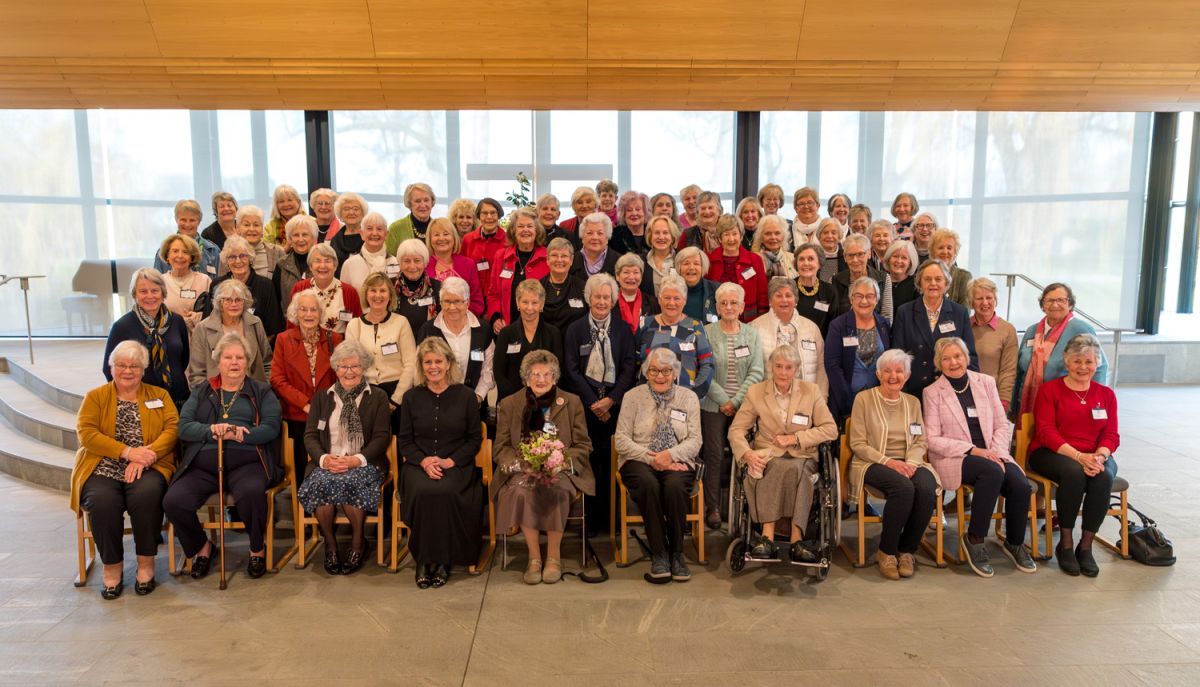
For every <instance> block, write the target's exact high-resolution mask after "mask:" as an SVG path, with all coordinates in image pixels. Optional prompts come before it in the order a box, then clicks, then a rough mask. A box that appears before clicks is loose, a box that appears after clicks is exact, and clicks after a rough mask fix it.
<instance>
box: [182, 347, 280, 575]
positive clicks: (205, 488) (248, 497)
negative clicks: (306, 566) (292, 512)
mask: <svg viewBox="0 0 1200 687" xmlns="http://www.w3.org/2000/svg"><path fill="white" fill-rule="evenodd" d="M246 348H247V344H246V340H245V339H244V338H243V337H242V335H241V334H226V335H225V336H224V337H222V338H221V341H220V342H218V343H217V345H216V348H215V349H214V350H213V357H214V358H215V359H216V361H217V368H218V370H219V373H218V374H217V376H216V377H213V378H212V379H210V380H208V382H206V383H204V384H198V385H197V386H196V388H195V389H193V390H192V395H191V397H190V398H188V400H187V403H185V404H183V410H182V411H180V413H179V439H180V440H181V441H182V442H183V460H182V461H181V462H180V464H179V470H177V471H176V473H175V477H174V479H173V480H172V481H171V487H170V488H169V489H167V495H166V496H165V497H164V498H163V510H164V511H166V514H167V519H169V520H170V521H171V523H172V524H174V525H175V531H176V534H177V536H178V537H179V542H180V543H181V544H183V552H184V555H186V556H188V557H189V558H192V577H193V578H196V579H199V578H201V577H204V576H205V575H207V574H208V569H209V565H210V564H211V562H212V554H213V545H212V543H211V542H210V541H209V539H208V537H207V536H205V534H204V529H203V528H202V527H201V525H200V520H199V518H198V517H197V516H196V510H197V509H198V508H200V506H202V505H204V502H205V501H207V500H208V498H209V497H210V496H212V495H213V494H215V493H216V492H217V478H218V476H217V440H218V439H223V440H224V442H225V457H224V458H225V472H224V475H225V493H226V494H231V495H232V496H233V500H234V503H235V504H236V505H237V509H238V515H239V516H240V517H241V519H242V521H243V522H244V523H246V532H247V534H248V535H249V537H250V561H249V563H248V565H247V567H246V574H248V575H249V576H250V577H252V578H259V577H262V576H263V575H264V574H265V573H266V572H267V559H266V550H265V548H266V547H265V543H264V538H265V535H266V528H267V496H266V492H267V488H268V487H270V486H271V485H273V484H276V483H277V482H279V480H280V479H282V478H283V468H282V467H281V466H280V464H279V456H277V455H275V445H276V444H275V440H276V439H277V438H278V437H279V422H280V408H279V399H277V398H276V397H275V393H274V392H272V391H271V387H270V386H269V385H268V384H267V383H266V382H260V381H258V380H257V379H253V378H251V377H247V376H246V370H247V369H248V367H249V360H248V359H247V357H246Z"/></svg>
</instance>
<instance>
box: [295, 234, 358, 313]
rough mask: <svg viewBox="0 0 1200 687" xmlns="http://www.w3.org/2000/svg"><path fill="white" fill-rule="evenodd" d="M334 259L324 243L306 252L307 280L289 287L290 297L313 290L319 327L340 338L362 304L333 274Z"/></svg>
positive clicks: (355, 293)
mask: <svg viewBox="0 0 1200 687" xmlns="http://www.w3.org/2000/svg"><path fill="white" fill-rule="evenodd" d="M337 266H338V256H337V253H335V252H334V250H333V248H332V247H331V246H330V245H329V244H328V243H318V244H317V245H315V246H313V247H312V249H311V250H309V252H308V269H309V270H311V271H312V278H311V279H302V280H300V281H298V282H296V285H295V286H293V287H292V296H293V297H294V296H295V295H296V294H297V293H300V292H301V291H303V290H305V289H309V288H312V289H316V290H317V295H318V296H319V297H320V299H321V326H322V327H324V328H325V329H328V330H330V331H334V332H337V333H338V334H343V333H345V331H346V324H347V323H348V322H350V320H353V319H354V318H356V317H358V316H359V315H362V301H361V300H359V298H358V291H356V290H355V289H354V287H353V286H350V285H349V284H346V283H344V282H342V281H341V280H340V279H338V278H337V277H336V276H334V273H335V272H337Z"/></svg>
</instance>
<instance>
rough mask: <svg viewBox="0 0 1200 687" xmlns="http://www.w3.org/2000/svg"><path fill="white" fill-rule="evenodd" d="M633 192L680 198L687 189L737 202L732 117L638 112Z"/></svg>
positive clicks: (634, 123)
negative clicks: (667, 194)
mask: <svg viewBox="0 0 1200 687" xmlns="http://www.w3.org/2000/svg"><path fill="white" fill-rule="evenodd" d="M632 129H633V133H632V138H633V140H632V151H633V155H632V166H631V172H632V175H633V179H632V184H631V186H632V187H633V188H636V189H638V190H640V191H644V192H645V193H646V194H647V195H653V194H655V193H658V192H660V191H662V192H666V193H671V194H674V195H675V196H676V198H678V196H679V190H680V189H682V188H683V187H684V186H687V185H688V184H698V185H699V186H700V188H703V189H705V190H708V191H716V192H718V193H721V194H722V195H723V196H725V197H726V198H727V199H732V198H733V113H730V112H634V113H633V115H632Z"/></svg>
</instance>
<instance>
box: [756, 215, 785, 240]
mask: <svg viewBox="0 0 1200 687" xmlns="http://www.w3.org/2000/svg"><path fill="white" fill-rule="evenodd" d="M768 223H770V224H774V225H777V226H778V227H779V230H780V231H782V232H783V233H784V234H787V228H788V226H787V220H786V219H784V218H783V217H781V216H779V215H763V216H762V219H760V220H758V228H759V229H766V226H765V225H766V224H768ZM756 237H757V234H756Z"/></svg>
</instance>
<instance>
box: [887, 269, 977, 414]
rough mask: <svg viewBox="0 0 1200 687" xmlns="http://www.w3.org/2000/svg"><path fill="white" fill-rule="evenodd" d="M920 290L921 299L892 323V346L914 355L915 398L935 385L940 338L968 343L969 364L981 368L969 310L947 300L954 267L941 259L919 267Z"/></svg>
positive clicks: (911, 386)
mask: <svg viewBox="0 0 1200 687" xmlns="http://www.w3.org/2000/svg"><path fill="white" fill-rule="evenodd" d="M916 280H917V290H918V291H920V292H921V297H920V298H918V299H917V300H915V301H912V302H909V303H905V304H904V305H902V306H900V307H899V308H897V309H896V319H895V320H894V321H893V322H892V345H893V346H895V347H896V348H899V349H901V350H904V351H908V352H909V353H911V354H912V356H913V369H912V371H911V372H912V374H911V376H910V378H909V380H908V383H907V384H906V385H905V387H904V391H905V392H906V393H909V394H912V395H914V396H916V395H918V394H920V393H921V392H922V391H923V390H924V389H925V387H927V386H929V385H930V384H932V383H933V377H934V373H935V372H936V369H935V368H934V365H933V345H934V344H935V343H937V340H938V339H942V338H945V337H948V336H957V337H959V338H961V339H962V340H963V341H965V342H966V343H967V351H968V353H969V354H968V358H969V359H970V362H969V363H968V365H969V366H970V368H971V369H972V370H978V369H979V358H977V357H976V356H975V336H974V335H973V334H971V318H970V315H968V314H967V309H966V308H964V307H963V306H961V305H959V304H958V303H955V302H954V301H952V300H950V299H949V298H946V292H947V291H949V290H950V268H949V267H946V263H944V262H942V261H941V260H926V261H925V262H924V263H922V264H921V266H920V267H918V268H917V275H916Z"/></svg>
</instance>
